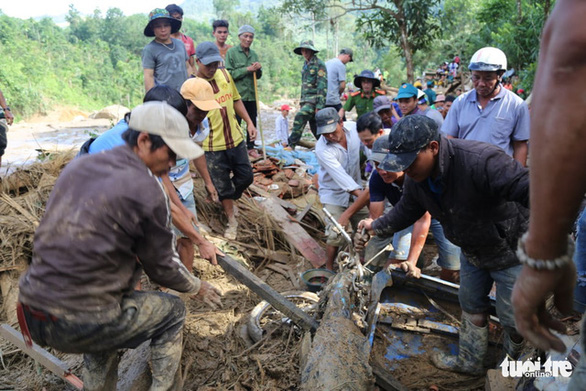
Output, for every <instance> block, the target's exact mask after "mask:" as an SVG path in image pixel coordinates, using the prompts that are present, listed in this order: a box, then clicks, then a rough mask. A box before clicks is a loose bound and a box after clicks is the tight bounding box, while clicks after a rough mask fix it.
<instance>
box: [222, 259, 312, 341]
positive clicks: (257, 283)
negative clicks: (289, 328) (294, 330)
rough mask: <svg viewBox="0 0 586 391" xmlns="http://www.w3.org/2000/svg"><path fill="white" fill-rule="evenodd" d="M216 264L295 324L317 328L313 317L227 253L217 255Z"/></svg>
mask: <svg viewBox="0 0 586 391" xmlns="http://www.w3.org/2000/svg"><path fill="white" fill-rule="evenodd" d="M218 264H219V265H220V266H222V268H223V269H224V270H225V271H226V272H227V273H229V274H231V275H232V276H233V277H234V278H236V279H237V280H238V281H240V282H241V283H243V284H244V285H246V286H247V287H248V288H249V289H250V290H252V291H253V292H254V293H256V294H257V295H259V296H260V297H261V298H262V299H264V300H266V301H268V302H269V303H270V304H271V305H272V306H273V307H275V308H276V309H277V310H279V311H281V312H282V313H283V314H285V315H286V316H287V317H288V318H289V319H291V321H292V322H293V323H295V324H296V325H297V326H299V327H301V328H303V329H304V330H307V331H314V330H316V329H317V327H318V323H317V322H316V320H315V319H313V318H312V317H311V316H309V315H308V314H306V313H305V312H303V311H302V310H301V309H300V308H298V307H297V306H295V304H293V303H291V302H290V301H289V300H287V299H286V298H285V297H284V296H283V295H281V294H280V293H279V292H277V291H275V290H274V289H273V288H271V287H270V286H269V285H267V283H266V282H264V281H263V280H261V279H260V278H258V277H257V276H255V275H254V274H253V273H252V272H250V271H249V270H248V269H246V268H245V267H244V266H242V265H241V264H240V263H238V261H236V260H235V259H233V258H231V257H230V256H228V255H224V256H219V257H218Z"/></svg>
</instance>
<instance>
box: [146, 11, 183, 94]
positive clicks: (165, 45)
mask: <svg viewBox="0 0 586 391" xmlns="http://www.w3.org/2000/svg"><path fill="white" fill-rule="evenodd" d="M180 28H181V21H180V20H178V19H175V18H173V17H171V15H169V11H167V10H166V9H164V8H155V9H154V10H152V11H151V13H150V14H149V23H148V24H147V25H146V27H145V28H144V35H146V36H147V37H155V39H153V40H152V41H151V42H149V44H148V45H146V46H145V47H144V49H142V68H143V74H144V89H145V92H148V91H149V90H150V89H151V88H153V87H154V86H155V85H161V84H164V85H167V86H169V87H171V88H174V89H176V90H177V91H179V89H180V88H181V85H182V84H183V82H184V81H185V80H186V79H187V77H188V74H187V70H188V69H191V65H189V56H188V55H187V50H186V49H185V45H184V44H183V41H181V40H180V39H175V38H173V37H171V34H175V33H177V32H178V31H179V29H180Z"/></svg>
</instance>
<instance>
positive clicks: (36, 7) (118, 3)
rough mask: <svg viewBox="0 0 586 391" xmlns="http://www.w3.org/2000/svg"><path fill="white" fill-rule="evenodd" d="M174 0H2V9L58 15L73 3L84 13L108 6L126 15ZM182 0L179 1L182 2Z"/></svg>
mask: <svg viewBox="0 0 586 391" xmlns="http://www.w3.org/2000/svg"><path fill="white" fill-rule="evenodd" d="M171 2H173V1H172V0H167V1H161V0H22V3H21V2H20V1H19V0H0V10H2V12H3V13H4V14H6V15H8V16H12V17H15V18H22V19H28V18H36V17H39V16H58V15H63V14H66V13H67V12H69V4H73V5H74V6H75V8H77V9H78V10H79V11H80V12H81V13H82V14H91V13H93V12H94V10H95V9H96V8H99V9H100V10H101V11H102V12H103V13H104V14H105V12H106V11H107V10H108V8H114V7H117V8H120V9H121V10H122V12H123V13H124V15H126V16H128V15H133V14H139V13H143V14H147V13H149V12H150V11H151V10H152V9H153V8H157V7H165V6H166V5H167V4H169V3H171ZM181 2H182V1H177V2H176V3H177V4H180V3H181Z"/></svg>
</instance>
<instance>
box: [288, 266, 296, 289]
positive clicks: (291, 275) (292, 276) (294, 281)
mask: <svg viewBox="0 0 586 391" xmlns="http://www.w3.org/2000/svg"><path fill="white" fill-rule="evenodd" d="M287 274H288V275H289V280H291V283H292V284H293V286H294V287H295V289H299V279H298V278H297V276H296V275H295V273H293V270H291V269H288V270H287Z"/></svg>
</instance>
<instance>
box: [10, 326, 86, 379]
mask: <svg viewBox="0 0 586 391" xmlns="http://www.w3.org/2000/svg"><path fill="white" fill-rule="evenodd" d="M0 335H2V336H3V337H4V338H5V339H7V340H8V341H9V342H11V343H12V344H14V345H16V346H17V347H18V348H20V349H21V350H22V351H23V352H24V353H26V354H28V355H29V356H31V357H32V358H33V359H35V361H37V362H38V363H40V364H41V365H43V366H44V367H45V368H47V369H48V370H49V371H51V372H53V373H54V374H55V375H57V376H59V377H60V378H61V379H63V380H65V381H66V382H68V383H69V384H71V385H72V386H73V387H75V388H76V389H78V390H82V389H83V382H82V381H81V380H80V379H79V378H78V377H77V376H75V375H74V374H72V373H71V369H70V368H69V367H68V366H67V364H66V363H64V362H63V361H61V360H59V359H58V358H57V357H55V356H53V355H52V354H51V353H49V352H47V351H46V350H45V349H43V348H41V347H40V346H39V345H37V344H36V343H34V342H33V346H32V347H31V348H28V347H27V346H26V344H25V343H24V338H23V337H22V334H21V333H20V332H19V331H16V330H15V329H14V328H13V327H11V326H10V325H8V324H3V325H2V326H1V327H0Z"/></svg>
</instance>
